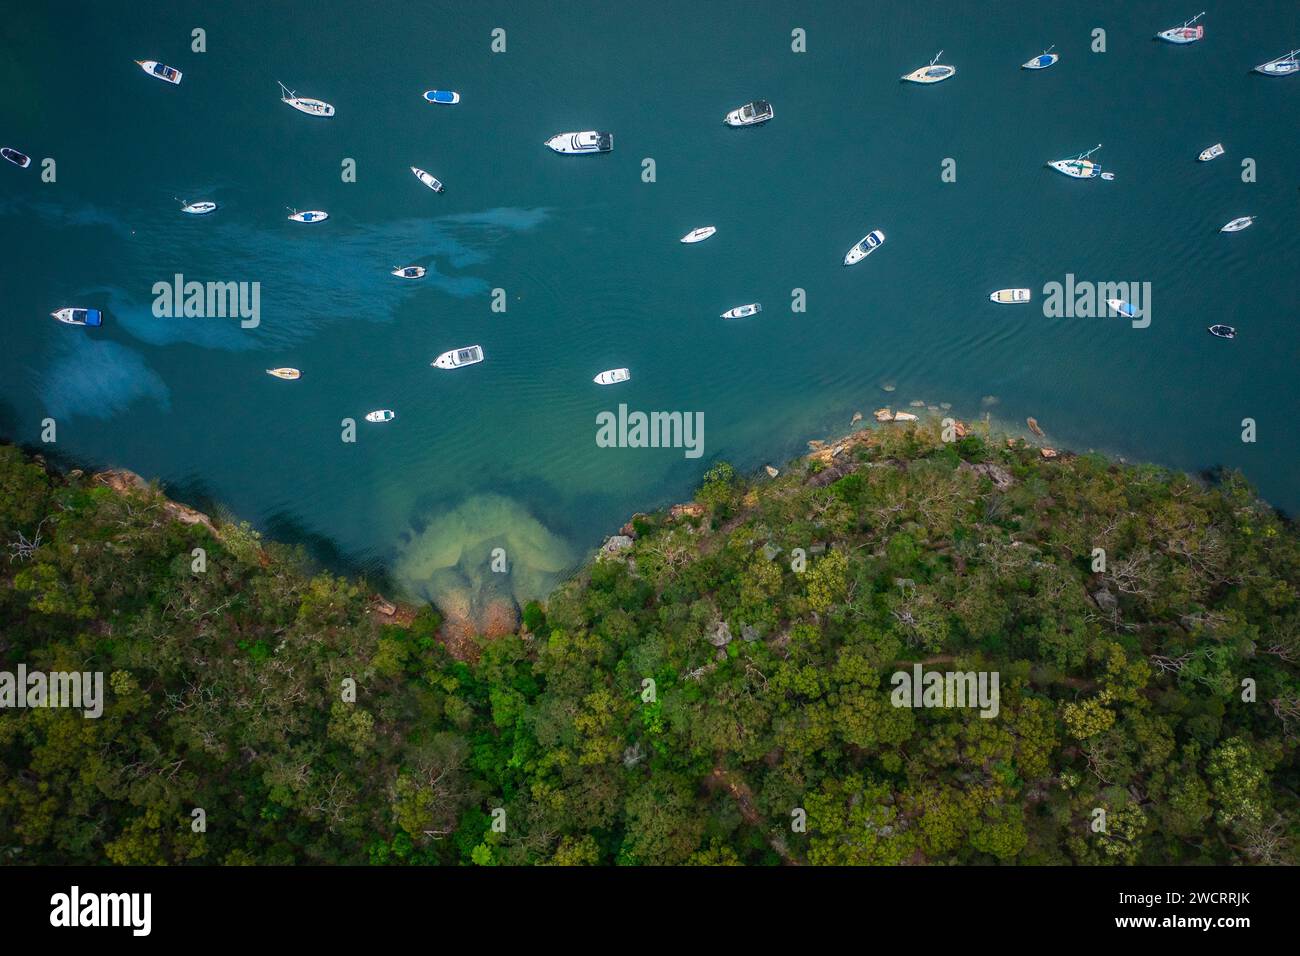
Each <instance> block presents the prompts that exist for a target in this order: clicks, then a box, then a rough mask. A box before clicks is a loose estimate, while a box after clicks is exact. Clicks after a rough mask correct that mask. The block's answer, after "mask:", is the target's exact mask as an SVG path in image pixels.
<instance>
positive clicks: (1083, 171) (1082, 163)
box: [1047, 143, 1101, 179]
mask: <svg viewBox="0 0 1300 956" xmlns="http://www.w3.org/2000/svg"><path fill="white" fill-rule="evenodd" d="M1099 149H1101V143H1098V144H1097V145H1096V146H1094V147H1093V148H1092V149H1090V150H1088V151H1087V152H1086V153H1080V154H1079V155H1078V156H1075V157H1074V158H1073V159H1054V160H1052V161H1051V162H1050V163H1048V164H1047V165H1048V166H1050V167H1051V168H1052V169H1054V170H1056V171H1057V172H1058V173H1062V174H1064V175H1066V176H1071V177H1073V178H1074V179H1092V178H1094V177H1096V176H1100V175H1101V167H1100V166H1099V165H1097V164H1096V163H1094V162H1093V161H1092V160H1090V159H1089V158H1088V157H1089V156H1091V155H1092V154H1093V153H1095V152H1097V150H1099Z"/></svg>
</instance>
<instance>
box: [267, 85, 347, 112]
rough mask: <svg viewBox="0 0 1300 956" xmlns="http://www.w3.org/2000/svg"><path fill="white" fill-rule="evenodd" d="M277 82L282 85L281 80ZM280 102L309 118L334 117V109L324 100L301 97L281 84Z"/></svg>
mask: <svg viewBox="0 0 1300 956" xmlns="http://www.w3.org/2000/svg"><path fill="white" fill-rule="evenodd" d="M275 82H277V83H280V81H279V80H276V81H275ZM280 101H281V102H283V103H288V104H289V105H290V106H292V107H293V108H294V109H296V110H297V111H298V112H299V113H306V114H307V115H308V116H322V117H324V116H333V115H334V107H333V106H331V105H330V104H329V103H326V102H325V101H324V100H317V99H312V98H311V97H310V96H299V95H298V94H297V93H295V92H294V91H293V90H291V89H289V87H287V86H285V85H284V84H283V83H280Z"/></svg>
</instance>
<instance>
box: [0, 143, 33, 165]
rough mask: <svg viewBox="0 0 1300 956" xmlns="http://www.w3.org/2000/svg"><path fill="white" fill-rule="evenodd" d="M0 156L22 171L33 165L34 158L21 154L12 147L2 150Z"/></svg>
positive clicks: (0, 149)
mask: <svg viewBox="0 0 1300 956" xmlns="http://www.w3.org/2000/svg"><path fill="white" fill-rule="evenodd" d="M0 156H3V157H4V158H5V159H7V160H9V162H11V163H13V164H14V165H15V166H18V167H21V168H22V169H26V168H27V167H28V166H30V165H31V164H32V158H31V157H30V156H28V155H27V154H26V153H22V152H19V151H18V150H16V149H14V148H13V147H12V146H5V147H3V148H0Z"/></svg>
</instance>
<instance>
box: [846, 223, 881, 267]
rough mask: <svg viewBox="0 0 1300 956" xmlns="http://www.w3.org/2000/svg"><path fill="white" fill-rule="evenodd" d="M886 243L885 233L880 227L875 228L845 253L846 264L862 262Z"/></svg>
mask: <svg viewBox="0 0 1300 956" xmlns="http://www.w3.org/2000/svg"><path fill="white" fill-rule="evenodd" d="M884 244H885V234H884V233H883V232H881V231H880V230H879V229H873V230H872V231H871V232H869V233H867V234H866V235H865V236H863V237H862V240H861V241H860V242H858V243H855V244H854V246H853V248H852V249H850V250H849V251H848V252H846V253H845V254H844V264H845V265H846V266H851V265H853V263H855V262H861V261H862V260H863V259H865V258H866V257H867V256H869V255H871V254H872V253H873V252H875V251H876V250H877V249H879V248H880V247H881V246H883V245H884Z"/></svg>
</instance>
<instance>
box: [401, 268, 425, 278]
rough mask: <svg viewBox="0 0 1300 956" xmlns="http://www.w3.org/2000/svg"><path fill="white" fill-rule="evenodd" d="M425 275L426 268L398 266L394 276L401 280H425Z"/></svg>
mask: <svg viewBox="0 0 1300 956" xmlns="http://www.w3.org/2000/svg"><path fill="white" fill-rule="evenodd" d="M424 273H425V268H424V266H398V267H397V268H396V269H394V270H393V275H395V276H397V278H399V279H423V278H424Z"/></svg>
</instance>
